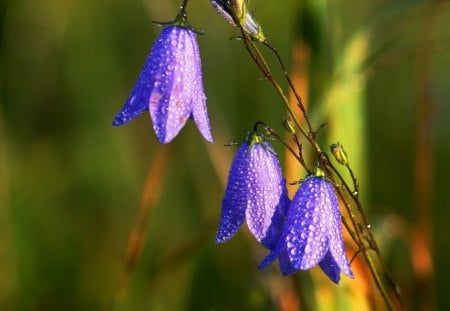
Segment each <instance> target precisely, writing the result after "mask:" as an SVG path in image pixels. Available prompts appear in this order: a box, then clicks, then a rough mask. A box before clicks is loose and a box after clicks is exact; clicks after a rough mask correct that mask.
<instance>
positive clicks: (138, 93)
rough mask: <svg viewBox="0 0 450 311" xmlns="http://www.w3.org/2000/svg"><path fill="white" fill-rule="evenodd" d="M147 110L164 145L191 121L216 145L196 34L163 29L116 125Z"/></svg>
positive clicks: (165, 27)
mask: <svg viewBox="0 0 450 311" xmlns="http://www.w3.org/2000/svg"><path fill="white" fill-rule="evenodd" d="M145 110H150V116H151V118H152V121H153V129H154V130H155V133H156V136H157V137H158V139H159V141H160V142H161V143H164V144H165V143H168V142H170V141H171V140H172V139H174V138H175V136H177V134H178V133H179V132H180V130H181V128H182V127H183V126H184V125H185V123H186V121H187V119H189V118H191V119H194V121H195V123H196V124H197V127H198V129H199V130H200V133H201V134H202V135H203V137H204V138H205V139H206V140H208V141H210V142H212V141H213V138H212V135H211V129H210V125H209V119H208V113H207V110H206V96H205V93H204V91H203V81H202V71H201V60H200V53H199V49H198V44H197V40H196V34H195V32H194V31H193V30H191V29H189V28H186V27H182V26H177V25H164V29H163V30H162V32H161V34H160V35H159V38H158V39H157V40H156V42H155V44H154V45H153V48H152V50H151V52H150V55H149V56H148V58H147V61H146V62H145V64H144V68H143V69H142V72H141V74H140V76H139V78H138V80H137V82H136V84H135V85H134V88H133V90H132V91H131V94H130V96H129V97H128V99H127V101H126V102H125V104H124V106H123V107H122V109H121V110H120V112H119V113H118V114H117V115H116V117H115V119H114V121H113V125H116V126H117V125H122V124H124V123H126V122H128V121H130V120H132V119H134V118H135V117H136V116H137V115H139V114H140V113H142V112H143V111H145Z"/></svg>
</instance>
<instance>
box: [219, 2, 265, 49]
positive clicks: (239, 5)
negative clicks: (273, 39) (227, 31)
mask: <svg viewBox="0 0 450 311" xmlns="http://www.w3.org/2000/svg"><path fill="white" fill-rule="evenodd" d="M247 2H248V1H247V0H211V4H212V6H213V7H214V8H215V9H216V11H217V12H218V13H219V14H220V15H221V16H222V17H223V18H224V19H225V20H226V21H227V22H229V23H230V24H231V25H233V26H235V27H236V26H237V25H239V26H241V27H242V29H243V30H244V31H245V32H246V33H247V34H248V35H250V36H251V37H252V38H253V39H254V40H256V41H259V42H265V41H266V38H265V37H264V34H263V31H262V28H261V26H260V25H259V24H258V23H257V22H255V20H254V18H253V16H252V15H251V14H250V13H249V12H248V8H247Z"/></svg>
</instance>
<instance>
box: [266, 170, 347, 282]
mask: <svg viewBox="0 0 450 311" xmlns="http://www.w3.org/2000/svg"><path fill="white" fill-rule="evenodd" d="M277 258H278V262H279V265H280V269H281V272H282V273H283V275H288V274H291V273H293V272H295V271H297V270H307V269H310V268H312V267H314V266H316V265H317V264H319V266H320V268H322V271H323V272H324V273H325V274H326V275H327V276H328V277H329V278H330V279H331V280H332V281H333V282H334V283H336V284H337V283H339V280H340V273H341V272H343V273H345V274H346V275H347V276H349V277H351V278H353V273H352V271H351V270H350V263H349V261H348V260H347V257H346V255H345V250H344V241H343V236H342V225H341V213H340V211H339V203H338V199H337V196H336V192H335V190H334V188H333V185H332V184H331V182H330V181H329V180H328V179H326V178H325V177H323V176H311V177H308V178H306V179H305V180H304V181H303V182H302V184H301V185H300V187H299V189H298V190H297V193H296V194H295V196H294V198H293V200H292V202H291V205H290V208H289V211H288V214H287V218H286V222H285V223H284V225H283V229H282V234H281V237H280V240H279V242H278V244H277V246H276V247H275V248H274V249H273V250H272V251H271V252H270V254H269V255H268V256H267V257H266V258H265V259H264V260H263V261H262V262H261V264H260V265H259V268H263V267H265V266H267V265H268V264H270V263H271V262H272V261H274V260H275V259H277Z"/></svg>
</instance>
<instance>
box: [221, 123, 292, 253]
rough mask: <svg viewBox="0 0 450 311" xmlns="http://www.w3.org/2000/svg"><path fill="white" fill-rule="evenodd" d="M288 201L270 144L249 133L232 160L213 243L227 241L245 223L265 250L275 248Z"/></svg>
mask: <svg viewBox="0 0 450 311" xmlns="http://www.w3.org/2000/svg"><path fill="white" fill-rule="evenodd" d="M288 206H289V198H288V196H287V190H286V181H285V180H284V179H283V177H282V174H281V167H280V163H279V161H278V158H277V156H276V154H275V152H274V150H273V149H272V147H271V145H270V144H269V142H267V141H266V140H264V138H263V137H262V135H261V134H259V133H258V132H252V133H250V135H249V136H248V138H247V140H246V141H245V142H244V143H243V144H242V145H241V146H240V148H239V150H238V152H237V154H236V156H235V157H234V159H233V163H232V165H231V169H230V173H229V176H228V183H227V187H226V190H225V196H224V198H223V201H222V213H221V219H220V225H219V229H218V231H217V236H216V243H223V242H226V241H227V240H229V239H230V238H231V237H232V236H233V235H234V234H235V233H236V232H237V230H238V229H239V228H240V227H241V225H242V224H243V223H244V220H246V221H247V226H248V228H249V229H250V232H251V233H252V234H253V236H254V237H255V238H256V240H258V241H259V242H260V243H262V244H263V245H264V246H265V247H267V248H268V249H272V248H274V247H275V245H276V243H277V241H278V239H279V237H280V234H281V228H282V225H283V222H284V219H285V215H286V211H287V207H288Z"/></svg>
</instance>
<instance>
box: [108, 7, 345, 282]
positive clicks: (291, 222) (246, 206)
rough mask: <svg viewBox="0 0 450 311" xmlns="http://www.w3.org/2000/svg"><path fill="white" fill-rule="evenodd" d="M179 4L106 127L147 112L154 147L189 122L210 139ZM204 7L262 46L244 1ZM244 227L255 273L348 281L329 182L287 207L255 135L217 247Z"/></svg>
mask: <svg viewBox="0 0 450 311" xmlns="http://www.w3.org/2000/svg"><path fill="white" fill-rule="evenodd" d="M186 2H187V1H185V2H184V4H183V6H182V7H181V11H180V14H179V15H178V16H177V18H176V19H175V21H174V22H172V23H166V24H163V30H162V32H161V34H160V35H159V37H158V39H157V40H156V42H155V44H154V46H153V48H152V50H151V52H150V55H149V56H148V58H147V60H146V62H145V64H144V68H143V69H142V71H141V74H140V75H139V78H138V80H137V82H136V84H135V85H134V88H133V90H132V91H131V94H130V96H129V97H128V99H127V100H126V102H125V104H124V106H123V107H122V109H121V110H120V111H119V112H118V113H117V115H116V117H115V119H114V121H113V125H116V126H118V125H122V124H124V123H127V122H129V121H130V120H132V119H134V118H135V117H136V116H138V115H139V114H141V113H142V112H143V111H146V110H149V111H150V116H151V119H152V122H153V129H154V131H155V133H156V136H157V138H158V140H159V141H160V142H161V143H168V142H170V141H172V140H173V139H174V138H175V137H176V136H177V135H178V133H179V132H180V130H181V128H182V127H183V126H184V125H185V123H186V122H187V120H188V119H189V118H190V119H193V120H194V122H195V123H196V125H197V127H198V129H199V131H200V133H201V134H202V135H203V137H204V138H205V139H206V140H207V141H210V142H212V141H213V138H212V135H211V129H210V125H209V119H208V113H207V109H206V96H205V94H204V91H203V81H202V72H201V61H200V53H199V49H198V45H197V41H196V33H195V31H194V30H193V28H192V27H190V26H189V24H188V23H187V21H186V12H185V11H184V10H185V8H184V6H185V4H186ZM211 2H212V4H213V6H214V7H215V8H216V10H217V11H218V12H219V13H220V14H222V16H224V17H225V18H226V19H227V20H228V21H229V22H230V23H231V24H233V25H234V26H238V27H239V28H240V29H241V31H243V32H244V33H246V34H247V35H249V36H250V37H251V38H252V40H255V41H259V42H265V38H264V35H263V33H262V30H261V27H260V26H259V25H258V24H257V23H256V22H255V21H254V19H253V18H252V16H251V14H250V13H248V9H247V6H246V3H247V2H246V1H245V0H211ZM334 153H336V154H339V156H340V157H339V159H341V160H342V161H341V162H339V163H346V162H345V161H346V156H345V152H344V151H343V149H342V148H339V146H337V145H336V147H335V148H334ZM244 221H246V223H247V226H248V228H249V230H250V232H251V233H252V235H253V236H254V237H255V238H256V240H257V241H258V242H259V243H261V244H262V245H263V246H265V247H266V248H267V249H269V250H270V253H269V255H268V256H267V257H266V258H265V259H264V260H263V261H262V262H261V264H260V265H259V267H260V268H263V267H265V266H267V265H268V264H270V263H271V262H273V261H274V260H276V259H278V261H279V265H280V269H281V271H282V273H283V274H284V275H288V274H291V273H293V272H295V271H298V270H307V269H310V268H312V267H314V266H316V265H319V266H320V267H321V268H322V270H323V271H324V273H325V274H326V275H327V276H328V277H329V278H330V279H331V280H332V281H333V282H335V283H338V282H339V279H340V273H341V272H343V273H344V274H346V275H347V276H349V277H353V274H352V271H351V269H350V263H349V262H348V259H347V257H346V255H345V250H344V242H343V236H342V225H341V214H340V211H339V203H338V199H337V196H336V193H335V190H334V188H333V185H332V183H331V182H330V181H329V180H328V179H326V178H325V177H324V176H323V174H321V173H320V170H319V171H318V173H316V174H315V175H314V176H309V177H307V178H306V179H305V180H304V181H303V182H302V184H301V186H300V187H299V189H298V191H297V193H296V194H295V196H294V198H293V200H292V202H291V201H290V200H289V197H288V195H287V190H286V180H285V179H284V178H283V175H282V173H281V167H280V163H279V161H278V158H277V155H276V153H275V151H274V150H273V148H272V146H271V145H270V143H269V142H268V141H267V140H266V139H265V138H264V136H263V135H262V134H260V133H259V132H257V131H256V130H254V131H253V132H251V133H250V134H249V135H248V137H247V139H246V140H245V141H244V142H243V143H242V145H241V146H240V148H239V150H238V152H237V154H236V156H235V158H234V159H233V163H232V166H231V169H230V173H229V176H228V183H227V187H226V190H225V196H224V198H223V201H222V211H221V218H220V224H219V229H218V231H217V236H216V242H217V243H223V242H226V241H228V240H229V239H230V238H231V237H232V236H233V235H234V234H235V233H236V232H237V231H238V230H239V228H240V227H241V226H242V224H243V223H244Z"/></svg>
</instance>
